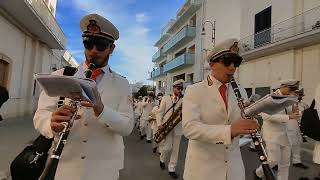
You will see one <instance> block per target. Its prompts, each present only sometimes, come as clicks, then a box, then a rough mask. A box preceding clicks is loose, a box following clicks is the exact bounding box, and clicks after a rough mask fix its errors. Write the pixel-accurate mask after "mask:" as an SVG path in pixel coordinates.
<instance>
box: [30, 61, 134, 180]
mask: <svg viewBox="0 0 320 180" xmlns="http://www.w3.org/2000/svg"><path fill="white" fill-rule="evenodd" d="M103 69H104V72H105V73H104V75H103V76H102V78H101V79H100V82H99V83H98V85H97V88H98V91H99V93H100V96H101V99H102V102H103V104H104V109H103V112H102V113H101V114H100V116H99V117H96V116H95V115H94V112H93V110H92V108H86V107H82V108H81V109H80V110H79V111H80V112H79V115H81V116H82V117H81V119H79V120H76V121H75V122H74V124H73V127H72V129H71V132H70V134H69V137H68V140H67V143H66V145H65V146H64V150H63V152H62V156H61V159H60V162H59V165H58V169H57V172H56V177H55V179H56V180H65V179H72V180H89V179H90V180H101V179H106V180H116V179H118V176H119V173H118V171H119V170H120V169H122V168H123V162H124V144H123V138H122V136H127V135H129V134H130V133H131V131H132V129H133V122H134V121H133V111H132V105H131V102H130V100H129V98H128V97H129V96H130V95H131V92H130V90H129V83H128V81H127V80H126V79H125V78H123V77H121V76H120V75H118V74H116V73H114V72H112V71H111V70H110V69H109V68H108V67H105V68H103ZM62 72H63V70H58V71H56V72H54V74H58V75H62ZM75 76H76V77H84V70H83V67H82V66H79V68H78V71H77V72H76V74H75ZM98 78H99V77H98ZM58 100H59V97H48V96H47V95H46V94H45V93H44V92H42V93H41V95H40V98H39V102H38V109H37V111H36V113H35V116H34V126H35V128H36V130H37V131H39V132H40V133H41V134H42V135H44V136H46V137H48V138H52V137H54V136H55V139H57V137H58V136H57V133H55V132H53V131H52V130H51V127H50V119H51V114H52V112H54V111H55V110H56V109H57V102H58Z"/></svg>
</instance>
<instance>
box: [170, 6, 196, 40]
mask: <svg viewBox="0 0 320 180" xmlns="http://www.w3.org/2000/svg"><path fill="white" fill-rule="evenodd" d="M200 7H201V0H186V3H185V4H184V5H183V6H182V7H181V8H180V9H179V10H178V13H177V20H176V21H175V23H173V24H172V26H171V27H170V28H169V29H168V31H167V32H168V33H170V34H173V33H174V32H176V31H177V30H178V29H179V28H180V27H181V26H182V25H183V24H185V22H186V21H187V20H188V19H189V18H190V16H192V15H193V14H194V13H195V12H197V10H198V9H199V8H200Z"/></svg>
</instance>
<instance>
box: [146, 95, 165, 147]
mask: <svg viewBox="0 0 320 180" xmlns="http://www.w3.org/2000/svg"><path fill="white" fill-rule="evenodd" d="M162 96H163V94H162V93H158V95H157V100H158V104H157V105H156V106H154V107H153V109H152V111H151V112H150V114H149V119H150V121H149V123H150V125H151V129H152V137H153V138H154V135H155V133H156V132H157V130H158V125H157V121H156V114H157V113H158V110H159V106H160V103H161V100H162ZM152 148H153V153H156V152H157V149H158V144H157V143H156V142H153V144H152Z"/></svg>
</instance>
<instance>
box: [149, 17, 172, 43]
mask: <svg viewBox="0 0 320 180" xmlns="http://www.w3.org/2000/svg"><path fill="white" fill-rule="evenodd" d="M174 22H175V20H174V19H171V20H170V21H169V22H168V23H167V25H166V26H165V27H163V28H162V29H161V37H160V39H159V40H158V41H157V42H156V43H155V44H154V46H156V47H159V48H160V47H161V46H162V44H163V43H164V42H166V41H167V40H168V39H169V38H170V34H169V33H168V29H169V28H170V27H171V26H172V24H174Z"/></svg>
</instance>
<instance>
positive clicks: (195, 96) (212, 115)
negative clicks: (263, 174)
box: [182, 39, 259, 180]
mask: <svg viewBox="0 0 320 180" xmlns="http://www.w3.org/2000/svg"><path fill="white" fill-rule="evenodd" d="M238 52H239V48H238V40H237V39H228V40H225V41H224V42H221V43H220V44H218V45H216V46H215V47H214V48H213V49H212V51H211V52H210V54H209V55H208V57H207V61H208V63H209V64H210V68H211V74H210V75H209V76H208V77H207V78H206V79H205V80H203V81H202V82H199V83H196V84H193V85H190V86H188V88H187V90H186V93H185V97H184V99H183V108H182V124H183V133H184V135H185V136H186V137H187V138H188V139H189V145H188V150H187V155H186V162H185V168H184V179H185V180H195V179H197V180H207V179H208V178H212V179H216V180H234V179H237V180H244V179H245V169H244V165H243V162H242V157H241V153H240V147H239V135H240V134H251V133H254V132H255V131H256V129H258V126H259V125H258V123H257V121H256V120H250V119H243V118H241V112H240V108H239V106H238V101H237V98H236V96H235V94H234V91H233V89H232V87H231V85H230V83H229V82H230V81H231V79H232V78H233V75H234V73H235V71H236V69H237V68H238V67H239V66H240V64H241V62H242V57H241V56H239V55H238ZM240 92H241V94H242V96H243V97H244V98H245V99H246V100H248V98H247V94H246V91H245V90H244V89H243V88H241V89H240Z"/></svg>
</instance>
